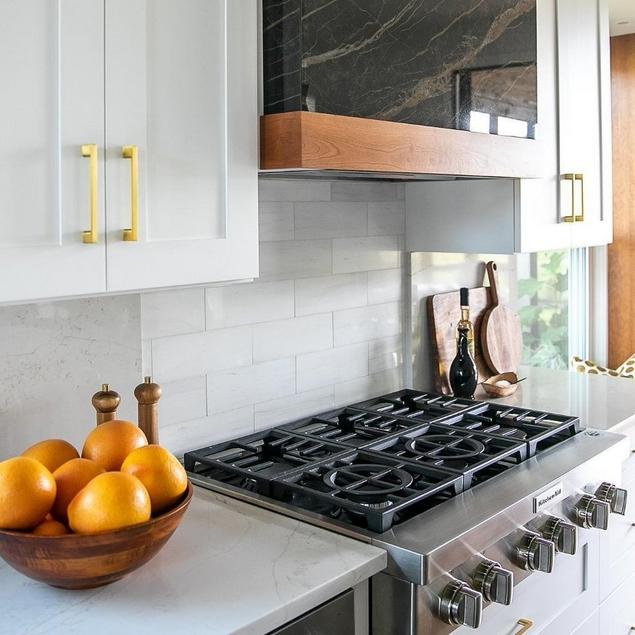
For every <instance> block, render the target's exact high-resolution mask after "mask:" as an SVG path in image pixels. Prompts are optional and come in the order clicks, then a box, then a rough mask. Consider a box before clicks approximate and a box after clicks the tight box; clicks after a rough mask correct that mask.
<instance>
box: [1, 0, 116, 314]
mask: <svg viewBox="0 0 635 635" xmlns="http://www.w3.org/2000/svg"><path fill="white" fill-rule="evenodd" d="M103 15H104V4H103V0H58V1H56V2H53V1H52V0H3V1H2V2H1V3H0V29H1V36H0V77H1V78H2V84H3V97H2V99H1V100H0V218H2V224H1V227H0V270H1V271H2V275H1V276H0V302H18V301H24V300H33V299H38V298H45V297H53V296H65V295H80V294H89V293H99V292H103V291H105V285H106V263H105V243H104V233H103V232H104V199H103V195H104V187H103V174H104V171H103V161H102V157H101V156H100V157H99V159H98V164H96V165H94V169H95V171H96V180H95V181H94V183H92V187H94V188H95V189H94V190H93V191H91V175H94V174H95V172H92V173H91V165H90V164H91V159H89V158H83V157H82V155H81V147H82V145H88V144H96V146H97V150H98V153H99V152H101V150H102V149H103V143H104V76H103V72H104V71H103V68H104V63H103V55H104V39H103ZM91 195H94V197H95V198H94V203H95V204H96V212H97V225H96V227H95V230H96V236H97V242H96V243H92V244H87V243H84V242H83V239H82V232H83V231H86V230H89V229H90V227H91Z"/></svg>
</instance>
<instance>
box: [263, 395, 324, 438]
mask: <svg viewBox="0 0 635 635" xmlns="http://www.w3.org/2000/svg"><path fill="white" fill-rule="evenodd" d="M333 405H334V400H333V386H326V387H325V388H318V389H317V390H310V391H309V392H302V393H296V394H295V395H290V396H289V397H282V399H273V400H272V401H265V402H263V403H259V404H256V430H262V429H263V428H271V427H273V426H277V425H280V424H282V423H288V422H289V421H295V420H297V419H301V418H302V417H310V416H311V415H313V414H317V413H320V412H324V411H326V410H329V409H330V408H332V407H333Z"/></svg>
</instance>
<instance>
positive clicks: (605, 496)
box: [595, 483, 628, 516]
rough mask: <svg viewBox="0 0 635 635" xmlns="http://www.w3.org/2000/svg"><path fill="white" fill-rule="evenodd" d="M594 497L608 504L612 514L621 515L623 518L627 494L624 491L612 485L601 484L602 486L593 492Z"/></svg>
mask: <svg viewBox="0 0 635 635" xmlns="http://www.w3.org/2000/svg"><path fill="white" fill-rule="evenodd" d="M595 497H596V498H598V499H599V500H601V501H604V502H605V503H608V504H609V506H610V508H611V511H612V512H613V513H614V514H621V515H622V516H623V515H624V514H625V513H626V500H627V498H628V492H627V491H626V490H625V489H622V488H621V487H616V486H615V485H613V484H612V483H602V485H600V487H598V488H597V490H595Z"/></svg>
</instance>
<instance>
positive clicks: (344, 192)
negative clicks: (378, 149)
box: [331, 181, 403, 201]
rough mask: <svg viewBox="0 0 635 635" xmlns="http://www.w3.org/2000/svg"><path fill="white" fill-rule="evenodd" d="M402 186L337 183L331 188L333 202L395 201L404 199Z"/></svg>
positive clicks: (376, 183)
mask: <svg viewBox="0 0 635 635" xmlns="http://www.w3.org/2000/svg"><path fill="white" fill-rule="evenodd" d="M400 185H401V184H400V183H388V182H386V181H374V182H368V181H335V182H334V183H333V184H332V186H331V200H333V201H395V200H397V199H399V198H402V197H401V192H403V187H401V188H400Z"/></svg>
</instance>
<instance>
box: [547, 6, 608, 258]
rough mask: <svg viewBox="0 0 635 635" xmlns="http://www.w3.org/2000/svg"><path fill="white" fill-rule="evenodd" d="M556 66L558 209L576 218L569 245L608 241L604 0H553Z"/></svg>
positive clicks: (606, 84) (606, 47)
mask: <svg viewBox="0 0 635 635" xmlns="http://www.w3.org/2000/svg"><path fill="white" fill-rule="evenodd" d="M558 68H559V73H558V83H559V109H558V112H559V137H560V176H561V179H562V180H561V196H560V199H561V206H562V212H561V213H562V215H563V216H567V217H568V218H570V219H571V218H575V221H576V222H574V223H572V246H573V247H585V246H591V245H602V244H607V243H608V242H611V240H612V211H611V194H610V192H611V170H610V162H611V148H610V116H611V112H610V86H609V82H610V69H609V31H608V9H607V3H606V0H558ZM574 208H575V209H574Z"/></svg>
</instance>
